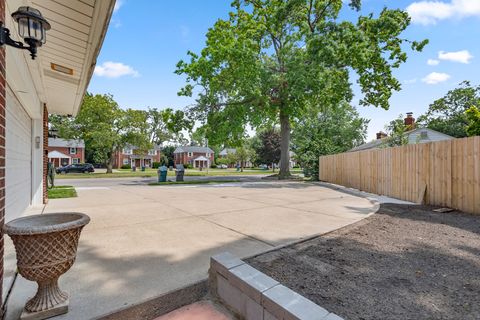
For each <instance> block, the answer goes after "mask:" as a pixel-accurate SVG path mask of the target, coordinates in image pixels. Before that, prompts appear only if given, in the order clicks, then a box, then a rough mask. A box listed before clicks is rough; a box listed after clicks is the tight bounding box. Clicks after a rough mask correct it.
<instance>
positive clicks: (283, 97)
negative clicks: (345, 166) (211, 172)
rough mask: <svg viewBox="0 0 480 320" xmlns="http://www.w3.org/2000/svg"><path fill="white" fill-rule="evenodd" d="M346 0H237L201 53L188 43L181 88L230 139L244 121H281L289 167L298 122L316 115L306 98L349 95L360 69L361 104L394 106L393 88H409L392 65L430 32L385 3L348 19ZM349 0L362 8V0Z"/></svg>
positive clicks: (198, 112) (336, 99)
mask: <svg viewBox="0 0 480 320" xmlns="http://www.w3.org/2000/svg"><path fill="white" fill-rule="evenodd" d="M344 3H345V1H344V0H235V1H233V3H232V8H233V9H232V12H230V14H229V19H227V20H222V19H220V20H218V21H217V22H216V23H215V25H214V26H213V27H212V28H210V29H209V31H208V33H207V41H206V45H205V48H204V49H203V50H202V51H201V53H200V54H196V53H193V52H189V53H188V54H189V56H190V60H189V61H188V62H185V61H180V62H179V63H178V64H177V70H176V73H177V74H181V75H182V74H183V75H186V76H187V84H186V86H185V87H184V88H183V89H182V90H181V91H180V92H179V94H180V95H184V96H192V95H193V94H196V95H198V97H197V103H196V105H195V106H193V107H191V108H190V112H191V115H193V117H194V118H195V119H196V120H199V121H201V122H204V123H209V125H210V127H212V128H215V131H210V132H209V134H212V135H214V134H218V132H220V133H221V134H222V135H223V136H225V137H228V139H242V138H243V135H244V132H245V128H246V127H247V126H248V125H251V126H253V127H259V126H264V125H265V124H266V123H270V124H271V123H279V124H280V128H281V138H282V139H281V147H282V148H281V149H282V152H281V161H280V163H281V165H280V174H279V177H280V178H286V177H288V176H289V175H290V172H289V147H290V130H291V126H292V124H293V123H295V121H296V120H298V119H303V118H305V117H308V116H311V113H310V110H308V111H307V109H309V108H307V107H306V106H312V105H314V106H318V107H320V108H321V107H325V106H327V105H337V104H338V103H340V102H342V101H350V100H351V98H352V90H351V83H350V73H351V72H352V71H354V72H355V73H356V74H357V75H358V84H359V86H360V89H361V91H362V93H363V97H362V98H361V100H360V104H361V105H373V106H377V107H382V108H384V109H388V107H389V98H390V96H391V95H392V91H395V90H400V83H399V81H398V80H397V79H396V78H395V77H394V76H393V74H392V70H393V69H395V68H398V67H399V66H400V65H401V64H402V63H404V62H405V61H406V60H407V54H406V53H405V52H404V48H405V46H404V44H405V43H408V44H410V45H411V48H412V49H413V50H421V49H422V47H423V46H424V45H425V44H426V41H422V42H415V41H409V40H407V39H404V38H402V37H401V34H402V32H403V31H404V30H405V29H406V28H407V27H408V25H409V23H410V18H409V16H408V14H407V13H406V12H404V11H401V10H389V9H386V8H385V9H383V10H382V12H381V13H380V14H379V16H378V17H374V16H373V15H372V14H370V15H367V16H360V17H359V18H358V20H357V21H356V22H350V21H340V19H339V13H340V11H341V9H342V7H343V6H344ZM349 5H350V7H351V8H352V9H355V10H360V0H351V1H350V3H349Z"/></svg>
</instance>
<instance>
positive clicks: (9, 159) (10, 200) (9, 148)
mask: <svg viewBox="0 0 480 320" xmlns="http://www.w3.org/2000/svg"><path fill="white" fill-rule="evenodd" d="M5 129H6V132H5V136H6V140H5V141H6V146H5V147H6V163H5V166H6V171H5V183H6V199H5V221H10V220H11V219H13V218H16V217H18V216H20V215H22V213H23V212H24V211H25V209H27V208H28V206H29V205H30V202H31V198H32V195H31V193H32V187H31V186H32V180H31V179H32V173H31V171H32V165H31V153H32V138H31V137H32V120H31V118H30V117H29V116H28V114H27V113H26V112H25V110H24V109H23V107H22V106H21V105H20V103H19V102H18V100H17V98H16V97H15V96H14V94H13V93H12V92H11V91H10V90H9V89H7V111H6V128H5Z"/></svg>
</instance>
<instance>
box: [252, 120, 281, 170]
mask: <svg viewBox="0 0 480 320" xmlns="http://www.w3.org/2000/svg"><path fill="white" fill-rule="evenodd" d="M280 144H281V138H280V133H279V132H278V130H277V129H275V128H269V129H262V130H260V131H259V132H257V134H256V136H255V137H254V138H253V139H252V141H251V145H252V149H253V150H254V151H255V162H256V163H257V164H266V165H272V168H273V169H275V165H276V164H277V163H278V162H279V161H280V154H281V150H280Z"/></svg>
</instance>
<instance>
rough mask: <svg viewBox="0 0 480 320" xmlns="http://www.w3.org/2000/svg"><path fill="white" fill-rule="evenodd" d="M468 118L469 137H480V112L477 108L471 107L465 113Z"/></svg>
mask: <svg viewBox="0 0 480 320" xmlns="http://www.w3.org/2000/svg"><path fill="white" fill-rule="evenodd" d="M465 114H466V116H467V121H468V125H467V129H466V131H467V135H468V136H469V137H471V136H480V110H479V109H478V108H477V107H476V106H471V107H470V108H468V109H467V111H465Z"/></svg>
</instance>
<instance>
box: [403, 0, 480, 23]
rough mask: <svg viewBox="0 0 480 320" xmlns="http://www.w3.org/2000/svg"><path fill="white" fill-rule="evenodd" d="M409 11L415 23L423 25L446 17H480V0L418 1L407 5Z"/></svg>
mask: <svg viewBox="0 0 480 320" xmlns="http://www.w3.org/2000/svg"><path fill="white" fill-rule="evenodd" d="M407 12H408V14H409V15H410V17H412V21H413V22H414V23H419V24H423V25H429V24H436V23H437V22H438V21H440V20H445V19H461V18H464V17H475V16H476V17H480V1H478V0H450V1H449V2H444V1H436V0H435V1H417V2H414V3H412V4H410V5H409V6H408V7H407Z"/></svg>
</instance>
